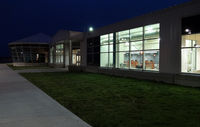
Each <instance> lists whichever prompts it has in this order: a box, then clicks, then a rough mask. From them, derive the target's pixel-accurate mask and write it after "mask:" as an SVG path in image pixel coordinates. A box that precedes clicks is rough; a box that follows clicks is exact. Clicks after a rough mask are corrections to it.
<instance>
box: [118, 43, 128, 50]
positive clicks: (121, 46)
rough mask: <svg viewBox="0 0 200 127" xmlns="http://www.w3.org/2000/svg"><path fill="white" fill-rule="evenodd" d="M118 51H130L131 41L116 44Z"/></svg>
mask: <svg viewBox="0 0 200 127" xmlns="http://www.w3.org/2000/svg"><path fill="white" fill-rule="evenodd" d="M116 50H117V51H129V42H126V43H119V44H116Z"/></svg>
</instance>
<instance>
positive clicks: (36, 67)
mask: <svg viewBox="0 0 200 127" xmlns="http://www.w3.org/2000/svg"><path fill="white" fill-rule="evenodd" d="M8 66H9V67H10V68H11V69H13V70H25V69H49V68H50V67H48V66H13V65H8Z"/></svg>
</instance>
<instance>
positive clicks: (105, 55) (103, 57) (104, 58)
mask: <svg viewBox="0 0 200 127" xmlns="http://www.w3.org/2000/svg"><path fill="white" fill-rule="evenodd" d="M100 57H101V58H100V59H101V67H109V63H108V53H101V55H100Z"/></svg>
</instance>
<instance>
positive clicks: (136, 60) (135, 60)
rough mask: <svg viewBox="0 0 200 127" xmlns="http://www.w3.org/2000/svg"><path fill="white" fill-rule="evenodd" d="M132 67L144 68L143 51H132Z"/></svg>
mask: <svg viewBox="0 0 200 127" xmlns="http://www.w3.org/2000/svg"><path fill="white" fill-rule="evenodd" d="M130 59H131V66H130V68H131V69H142V68H143V52H142V51H141V52H131V53H130Z"/></svg>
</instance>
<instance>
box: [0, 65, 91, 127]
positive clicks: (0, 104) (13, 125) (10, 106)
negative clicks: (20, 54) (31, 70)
mask: <svg viewBox="0 0 200 127" xmlns="http://www.w3.org/2000/svg"><path fill="white" fill-rule="evenodd" d="M0 127H90V125H88V124H87V123H85V122H84V121H82V120H81V119H80V118H78V117H77V116H76V115H74V114H73V113H71V112H70V111H68V110H67V109H65V108H64V107H63V106H61V105H60V104H59V103H57V102H56V101H54V100H53V99H52V98H51V97H49V96H48V95H46V94H45V93H44V92H42V91H41V90H40V89H38V88H37V87H35V86H34V85H32V84H31V83H30V82H29V81H27V80H26V79H24V78H23V77H21V76H20V75H19V74H18V73H17V72H14V71H13V70H11V69H10V68H9V67H7V65H5V64H0Z"/></svg>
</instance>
